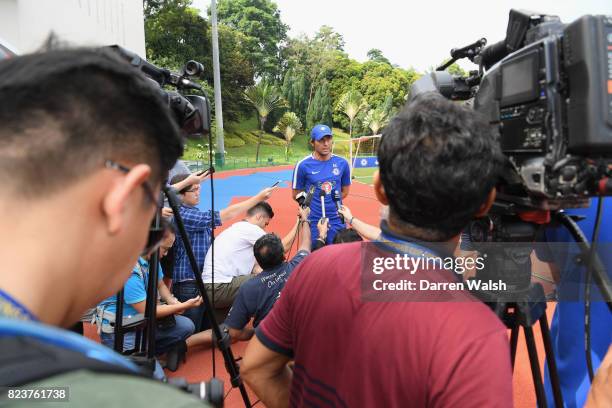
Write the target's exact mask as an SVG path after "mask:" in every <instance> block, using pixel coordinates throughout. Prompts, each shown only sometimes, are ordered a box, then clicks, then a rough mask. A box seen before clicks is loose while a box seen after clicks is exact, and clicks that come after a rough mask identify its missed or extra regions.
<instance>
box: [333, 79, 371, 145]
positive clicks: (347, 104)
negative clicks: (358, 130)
mask: <svg viewBox="0 0 612 408" xmlns="http://www.w3.org/2000/svg"><path fill="white" fill-rule="evenodd" d="M366 108H367V104H366V102H365V99H364V98H363V95H361V93H359V91H356V90H354V89H351V90H350V91H347V92H345V93H344V94H343V95H342V96H341V97H340V99H339V100H338V104H337V105H336V110H337V111H340V112H342V113H344V114H345V115H346V116H348V118H349V135H350V137H351V138H352V137H353V120H354V119H355V116H357V114H358V113H359V112H360V111H361V110H362V109H366Z"/></svg>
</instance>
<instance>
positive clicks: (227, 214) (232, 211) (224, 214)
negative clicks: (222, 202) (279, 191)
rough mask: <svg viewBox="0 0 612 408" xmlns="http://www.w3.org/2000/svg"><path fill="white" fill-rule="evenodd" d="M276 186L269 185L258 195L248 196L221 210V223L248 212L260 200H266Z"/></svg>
mask: <svg viewBox="0 0 612 408" xmlns="http://www.w3.org/2000/svg"><path fill="white" fill-rule="evenodd" d="M275 189H276V187H267V188H264V189H263V190H261V191H260V192H259V193H258V194H257V195H255V196H253V197H251V198H248V199H246V200H244V201H242V202H239V203H238V204H234V205H230V206H229V207H227V208H225V209H223V210H221V211H219V215H220V216H221V223H225V222H226V221H229V220H231V219H232V218H234V217H236V216H238V215H240V214H242V213H244V212H246V210H248V209H249V208H251V207H253V206H254V205H255V204H257V203H258V202H260V201H265V200H267V199H268V198H270V196H271V195H272V192H273V191H274V190H275Z"/></svg>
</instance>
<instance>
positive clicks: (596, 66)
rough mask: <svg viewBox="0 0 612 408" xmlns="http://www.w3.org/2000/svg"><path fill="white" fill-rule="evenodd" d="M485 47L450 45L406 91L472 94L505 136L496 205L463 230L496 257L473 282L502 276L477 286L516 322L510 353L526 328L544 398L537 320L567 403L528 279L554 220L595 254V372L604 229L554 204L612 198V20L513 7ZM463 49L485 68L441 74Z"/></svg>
mask: <svg viewBox="0 0 612 408" xmlns="http://www.w3.org/2000/svg"><path fill="white" fill-rule="evenodd" d="M486 44H487V41H486V39H484V38H482V39H480V40H478V41H476V42H475V43H473V44H470V45H468V46H465V47H463V48H460V49H453V50H451V59H450V60H449V61H448V62H446V63H445V64H444V65H442V66H440V67H438V68H437V70H436V71H435V72H432V73H431V74H430V75H427V76H424V77H422V78H420V79H419V80H417V81H416V82H415V83H414V84H413V85H412V88H411V97H415V96H416V95H418V94H420V93H423V92H429V91H435V92H439V93H441V94H442V95H443V96H445V97H447V98H449V99H452V100H471V101H472V104H473V108H474V109H475V110H476V111H478V112H481V113H482V114H484V115H485V117H486V118H487V119H488V121H489V123H490V124H491V125H492V126H493V127H494V128H495V129H496V131H497V133H498V134H499V143H500V145H501V150H502V152H503V153H504V155H505V158H506V161H505V163H504V166H505V167H504V170H503V171H502V175H501V179H500V180H498V183H497V186H496V187H497V197H496V200H495V203H494V204H493V207H492V209H491V211H490V215H489V216H488V217H486V218H483V219H479V220H475V221H473V222H472V223H471V225H470V227H469V228H468V231H466V232H467V234H464V235H463V236H462V239H463V238H464V237H465V238H466V239H467V240H468V241H472V242H474V243H475V245H474V249H476V250H478V251H479V252H481V253H485V254H487V255H489V258H488V259H487V262H486V266H485V268H484V270H483V271H479V273H477V275H476V279H483V278H484V279H487V278H488V279H499V278H503V279H501V280H503V281H504V282H506V283H507V284H508V287H509V290H508V291H505V292H494V291H476V292H475V293H474V294H475V295H476V296H477V297H479V298H480V299H481V300H482V301H484V302H485V303H487V304H488V305H489V306H490V307H491V308H492V309H493V310H494V312H495V313H496V314H497V315H498V316H499V317H500V318H501V319H502V321H504V323H506V325H507V326H508V327H509V328H510V329H512V335H511V341H510V343H511V354H512V359H513V360H514V356H515V353H516V347H517V340H518V331H519V328H521V327H522V328H523V330H524V332H525V340H526V343H527V348H528V351H529V359H530V363H531V368H532V373H533V379H534V386H535V391H536V396H537V401H538V405H539V406H547V402H546V397H545V395H544V388H543V384H542V380H541V377H540V368H539V362H538V356H537V352H536V351H535V350H536V347H535V340H534V335H533V331H532V327H531V326H532V325H533V324H535V322H536V321H539V322H540V326H541V329H542V336H543V343H544V348H545V350H546V359H547V364H548V367H549V372H550V378H551V383H552V389H553V397H554V402H555V405H556V406H563V397H562V395H561V390H560V385H559V378H558V375H557V370H556V363H555V359H554V355H553V350H552V346H551V340H550V334H549V329H548V322H547V318H546V313H545V309H546V304H545V302H544V292H543V290H542V287H541V285H539V284H533V283H531V261H530V255H531V254H532V252H533V250H534V244H533V242H534V241H536V240H537V239H538V235H539V233H541V232H542V227H543V226H545V225H547V224H549V223H550V222H551V221H554V222H556V223H558V224H560V225H563V226H565V227H566V228H567V229H568V230H569V232H570V233H571V234H572V236H573V237H574V239H575V240H576V242H578V245H579V247H580V250H581V251H582V252H583V253H584V254H586V253H588V256H583V257H581V258H583V259H588V262H586V265H587V272H586V284H585V333H586V342H585V343H586V344H587V349H586V351H587V352H586V359H587V366H588V367H589V370H590V371H592V363H591V355H590V351H589V348H590V334H589V332H590V329H589V322H590V319H589V318H588V314H589V302H590V297H589V296H590V295H589V293H590V289H589V288H590V280H591V273H593V278H594V281H595V283H596V284H597V286H598V288H599V290H600V292H601V294H602V297H603V299H604V300H605V301H606V302H607V303H608V307H609V308H610V309H611V311H612V286H611V285H610V282H609V278H608V277H607V274H606V271H605V269H604V268H603V265H602V264H601V261H600V260H599V258H598V256H597V254H596V252H595V251H594V248H595V243H596V240H597V233H596V232H595V234H594V236H595V238H594V239H593V243H592V245H589V244H588V240H587V239H586V237H585V236H584V234H583V233H582V231H580V228H579V227H578V225H577V224H576V222H575V220H574V219H573V218H572V217H570V216H569V215H567V214H565V213H564V212H563V211H559V210H562V209H566V208H576V207H587V206H588V205H589V200H590V197H595V196H605V195H612V182H611V179H610V176H611V175H612V17H610V16H584V17H581V18H579V19H577V20H576V21H574V22H573V23H571V24H568V25H564V24H563V23H561V21H560V19H559V18H558V17H556V16H549V15H544V14H540V13H532V12H525V11H518V10H511V11H510V16H509V21H508V28H507V31H506V38H505V39H503V40H502V41H500V42H498V43H496V44H493V45H490V46H488V47H487V46H486ZM460 58H468V59H469V60H471V61H472V62H474V63H476V64H478V65H479V69H478V70H477V71H470V73H469V76H467V77H458V76H452V75H451V74H449V73H448V72H445V71H444V70H445V69H446V68H447V67H449V66H450V65H451V64H453V63H454V62H455V61H457V60H458V59H460ZM485 71H486V72H485ZM496 136H497V135H496ZM601 203H602V200H601V199H600V200H599V202H598V216H597V220H596V223H595V225H596V227H595V231H597V230H598V226H599V220H600V217H601V208H602V204H601ZM499 242H503V243H504V244H503V245H496V244H495V243H499Z"/></svg>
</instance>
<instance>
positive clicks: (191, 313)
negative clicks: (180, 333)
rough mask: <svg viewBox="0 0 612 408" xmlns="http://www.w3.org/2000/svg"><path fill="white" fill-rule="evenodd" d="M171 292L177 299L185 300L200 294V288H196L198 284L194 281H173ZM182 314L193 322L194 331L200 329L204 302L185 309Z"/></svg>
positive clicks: (196, 331)
mask: <svg viewBox="0 0 612 408" xmlns="http://www.w3.org/2000/svg"><path fill="white" fill-rule="evenodd" d="M172 293H173V294H174V296H175V297H176V298H177V299H178V300H179V301H181V302H185V301H187V300H189V299H192V298H194V297H198V296H200V289H198V284H197V282H196V281H186V282H173V283H172ZM182 316H184V317H187V318H189V319H190V320H191V321H192V322H193V325H194V333H198V332H200V331H202V323H203V320H204V304H201V305H200V306H198V307H194V308H191V309H187V310H185V311H184V312H183V315H182ZM177 317H178V316H177Z"/></svg>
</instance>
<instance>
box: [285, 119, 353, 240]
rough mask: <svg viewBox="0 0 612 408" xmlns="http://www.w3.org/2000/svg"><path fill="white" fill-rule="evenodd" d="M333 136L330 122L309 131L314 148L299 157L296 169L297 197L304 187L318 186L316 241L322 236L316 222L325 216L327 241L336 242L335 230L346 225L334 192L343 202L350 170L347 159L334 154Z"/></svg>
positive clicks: (313, 229) (312, 211)
mask: <svg viewBox="0 0 612 408" xmlns="http://www.w3.org/2000/svg"><path fill="white" fill-rule="evenodd" d="M332 137H333V136H332V131H331V129H330V128H329V126H326V125H321V124H319V125H315V126H314V127H313V128H312V132H311V133H310V138H311V140H310V143H311V144H312V147H313V149H314V151H313V152H312V154H311V155H310V156H306V157H305V158H303V159H302V160H300V161H299V162H298V163H297V164H296V165H295V169H294V170H293V184H292V187H293V197H294V198H295V197H296V196H297V195H298V194H300V192H302V191H306V192H307V191H309V190H310V187H311V186H314V187H315V189H314V196H313V197H312V201H311V203H310V217H309V220H310V232H311V239H312V244H313V245H314V243H315V241H316V240H317V238H318V237H319V231H318V229H317V223H318V222H319V220H320V219H321V218H322V217H323V216H325V217H326V218H328V219H329V232H328V234H327V243H328V244H330V243H332V242H333V240H334V236H335V235H336V232H337V231H338V230H339V229H342V228H344V227H345V225H344V223H343V222H342V221H341V220H340V217H339V215H338V210H337V207H336V203H335V202H334V194H337V197H338V204H342V201H341V200H342V199H344V198H346V196H348V193H349V188H350V185H351V171H350V168H349V164H348V162H347V161H346V160H345V159H343V158H342V157H339V156H336V155H334V154H332V152H331V148H332ZM322 201H323V202H324V205H322V203H321V202H322ZM323 209H324V210H325V212H323Z"/></svg>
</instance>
